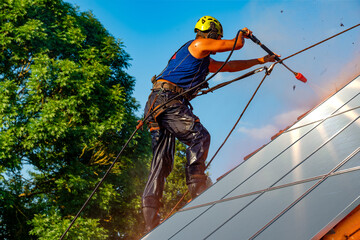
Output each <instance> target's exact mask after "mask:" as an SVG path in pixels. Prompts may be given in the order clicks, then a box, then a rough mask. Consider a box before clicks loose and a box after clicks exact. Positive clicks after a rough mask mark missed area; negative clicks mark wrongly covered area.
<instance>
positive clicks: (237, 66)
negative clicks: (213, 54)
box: [209, 55, 280, 72]
mask: <svg viewBox="0 0 360 240" xmlns="http://www.w3.org/2000/svg"><path fill="white" fill-rule="evenodd" d="M277 56H278V55H277ZM279 57H280V56H279ZM267 62H275V55H272V56H270V55H267V56H264V57H262V58H257V59H250V60H234V61H229V62H227V63H226V64H225V66H224V67H223V68H222V69H221V72H237V71H242V70H245V69H248V68H251V67H252V66H255V65H257V64H263V63H267ZM223 64H224V62H219V61H215V60H214V59H212V58H211V59H210V65H209V71H210V72H216V71H217V70H218V69H219V68H220V67H221V66H222V65H223Z"/></svg>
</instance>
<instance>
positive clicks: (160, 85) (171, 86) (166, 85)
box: [153, 79, 184, 93]
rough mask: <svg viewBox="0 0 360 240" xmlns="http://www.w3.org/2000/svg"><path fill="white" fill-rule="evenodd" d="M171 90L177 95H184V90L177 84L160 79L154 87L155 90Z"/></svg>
mask: <svg viewBox="0 0 360 240" xmlns="http://www.w3.org/2000/svg"><path fill="white" fill-rule="evenodd" d="M158 89H161V90H170V91H172V92H176V93H182V92H184V89H183V88H181V87H179V86H177V85H176V84H175V83H172V82H170V81H167V80H165V79H159V80H157V81H156V82H155V83H154V85H153V90H158Z"/></svg>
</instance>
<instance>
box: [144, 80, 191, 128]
mask: <svg viewBox="0 0 360 240" xmlns="http://www.w3.org/2000/svg"><path fill="white" fill-rule="evenodd" d="M152 82H153V88H152V93H151V94H150V96H149V100H148V102H147V104H146V108H145V113H146V112H147V113H150V112H152V111H154V112H153V113H152V116H151V117H150V118H149V120H148V121H147V125H148V127H149V129H150V131H152V130H157V129H159V125H158V123H157V121H156V118H157V117H158V116H159V115H160V114H161V113H163V112H164V111H165V109H166V108H168V107H170V106H172V105H174V104H177V103H182V101H181V100H180V99H174V100H171V101H170V102H168V103H166V104H165V105H164V106H162V107H159V106H160V105H162V104H163V103H165V102H167V101H168V100H169V99H171V98H173V97H174V96H176V95H177V94H180V93H182V92H183V91H184V90H183V89H182V88H181V87H178V86H177V85H175V84H173V83H171V82H169V81H166V80H158V81H154V77H153V78H152Z"/></svg>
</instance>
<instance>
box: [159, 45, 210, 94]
mask: <svg viewBox="0 0 360 240" xmlns="http://www.w3.org/2000/svg"><path fill="white" fill-rule="evenodd" d="M193 41H194V40H191V41H189V42H187V43H186V44H185V45H184V46H183V47H182V48H180V49H179V51H178V52H177V53H176V54H174V56H173V57H172V58H171V59H170V61H169V64H168V66H167V67H166V68H165V70H164V72H163V73H162V74H161V75H160V76H158V77H157V78H156V80H159V79H165V80H167V81H170V82H172V83H175V84H176V85H178V86H179V87H182V88H184V89H185V90H186V89H189V88H191V87H194V86H195V85H197V84H199V83H200V82H202V81H204V80H205V78H206V76H207V75H208V73H209V64H210V57H209V56H207V57H204V58H201V59H197V58H195V57H193V56H192V55H191V53H190V52H189V50H188V47H189V46H190V44H191V43H192V42H193Z"/></svg>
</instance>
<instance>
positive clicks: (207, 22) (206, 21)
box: [194, 16, 223, 37]
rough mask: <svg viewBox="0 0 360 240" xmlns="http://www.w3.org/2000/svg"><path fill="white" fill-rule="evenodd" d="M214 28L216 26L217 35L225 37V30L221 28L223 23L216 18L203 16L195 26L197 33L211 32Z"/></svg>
mask: <svg viewBox="0 0 360 240" xmlns="http://www.w3.org/2000/svg"><path fill="white" fill-rule="evenodd" d="M212 26H214V27H215V29H216V30H217V32H216V33H217V34H218V35H221V37H223V28H222V26H221V23H220V22H219V21H218V20H217V19H216V18H214V17H211V16H203V17H202V18H200V19H199V20H198V21H197V23H196V25H195V29H194V32H196V31H197V30H199V31H202V32H207V31H211V30H212V28H213V27H212Z"/></svg>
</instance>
